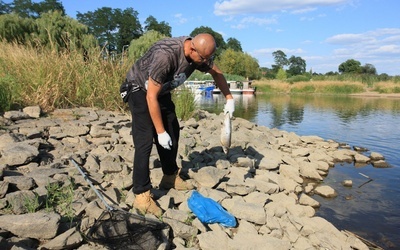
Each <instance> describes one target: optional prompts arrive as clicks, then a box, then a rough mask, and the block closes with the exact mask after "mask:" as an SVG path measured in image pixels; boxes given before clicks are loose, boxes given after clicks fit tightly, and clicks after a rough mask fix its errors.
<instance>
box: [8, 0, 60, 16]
mask: <svg viewBox="0 0 400 250" xmlns="http://www.w3.org/2000/svg"><path fill="white" fill-rule="evenodd" d="M9 8H10V10H11V12H14V13H16V14H17V15H18V16H20V17H24V18H39V17H40V16H41V15H42V14H43V13H47V12H49V11H50V12H53V11H58V12H60V13H61V15H65V9H64V6H63V5H62V3H61V2H59V1H58V0H44V1H42V2H39V3H34V2H32V1H31V0H14V2H13V3H11V4H10V5H9Z"/></svg>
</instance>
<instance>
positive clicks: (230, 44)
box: [226, 37, 243, 52]
mask: <svg viewBox="0 0 400 250" xmlns="http://www.w3.org/2000/svg"><path fill="white" fill-rule="evenodd" d="M226 48H227V49H233V50H234V51H239V52H243V50H242V45H240V42H239V40H237V39H236V38H233V37H230V38H228V40H227V42H226Z"/></svg>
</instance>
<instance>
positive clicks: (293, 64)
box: [287, 56, 306, 76]
mask: <svg viewBox="0 0 400 250" xmlns="http://www.w3.org/2000/svg"><path fill="white" fill-rule="evenodd" d="M288 62H289V69H288V70H287V71H288V73H289V74H290V75H292V76H295V75H302V74H304V73H305V72H306V61H305V60H304V59H303V58H301V57H296V56H291V57H290V58H289V61H288Z"/></svg>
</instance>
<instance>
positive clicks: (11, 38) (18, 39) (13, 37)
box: [0, 14, 35, 44]
mask: <svg viewBox="0 0 400 250" xmlns="http://www.w3.org/2000/svg"><path fill="white" fill-rule="evenodd" d="M33 32H35V23H34V20H33V19H31V18H21V17H20V16H18V15H17V14H5V15H0V39H1V40H5V41H7V42H15V43H18V44H27V42H28V41H30V40H31V37H30V36H29V34H31V33H33Z"/></svg>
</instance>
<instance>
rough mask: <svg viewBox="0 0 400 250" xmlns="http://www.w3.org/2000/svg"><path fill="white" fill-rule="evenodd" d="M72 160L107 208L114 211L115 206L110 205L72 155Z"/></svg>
mask: <svg viewBox="0 0 400 250" xmlns="http://www.w3.org/2000/svg"><path fill="white" fill-rule="evenodd" d="M69 159H70V161H71V162H72V163H73V164H74V165H75V167H76V168H77V169H78V171H79V173H81V175H82V176H83V178H84V179H85V180H86V182H87V183H89V185H90V187H91V188H92V189H93V191H94V192H95V193H96V195H97V196H98V197H99V199H100V200H101V201H102V202H103V204H104V206H105V207H106V208H107V210H109V211H112V210H114V208H113V207H111V206H110V205H108V203H107V201H106V200H105V199H104V197H103V195H101V193H100V192H99V191H98V190H97V189H96V188H95V187H94V186H93V183H92V181H91V180H90V179H89V178H88V177H87V175H86V174H85V173H84V172H83V171H82V168H81V167H80V166H79V165H78V164H77V163H76V161H75V160H74V159H72V157H70V158H69Z"/></svg>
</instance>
